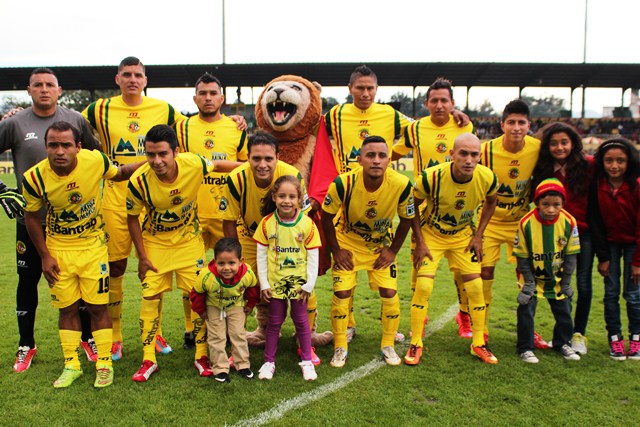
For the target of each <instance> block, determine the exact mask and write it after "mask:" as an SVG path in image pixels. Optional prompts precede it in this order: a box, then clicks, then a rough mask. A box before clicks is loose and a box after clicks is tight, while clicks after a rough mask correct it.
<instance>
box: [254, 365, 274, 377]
mask: <svg viewBox="0 0 640 427" xmlns="http://www.w3.org/2000/svg"><path fill="white" fill-rule="evenodd" d="M274 372H276V364H275V363H273V362H264V364H263V365H262V366H261V367H260V370H259V371H258V378H260V379H261V380H270V379H271V378H273V374H274Z"/></svg>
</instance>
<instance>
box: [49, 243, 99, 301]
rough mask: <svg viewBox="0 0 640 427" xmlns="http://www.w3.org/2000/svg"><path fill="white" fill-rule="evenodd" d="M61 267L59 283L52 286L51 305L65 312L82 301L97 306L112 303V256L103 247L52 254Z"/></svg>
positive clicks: (50, 288)
mask: <svg viewBox="0 0 640 427" xmlns="http://www.w3.org/2000/svg"><path fill="white" fill-rule="evenodd" d="M50 252H51V255H52V256H53V257H54V258H55V259H56V261H58V266H59V267H60V274H59V275H58V277H59V280H58V281H57V282H56V283H55V284H53V285H51V284H49V292H50V293H51V305H53V307H55V308H65V307H68V306H70V305H71V304H73V303H74V302H76V301H78V300H79V299H80V298H82V299H83V300H84V301H85V302H87V303H89V304H94V305H105V304H107V303H108V302H109V254H108V253H107V247H106V246H101V247H98V248H92V249H83V250H72V251H66V250H56V249H52V250H50Z"/></svg>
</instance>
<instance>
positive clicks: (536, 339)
mask: <svg viewBox="0 0 640 427" xmlns="http://www.w3.org/2000/svg"><path fill="white" fill-rule="evenodd" d="M533 346H534V347H535V348H537V349H539V350H546V349H548V348H551V344H549V343H548V342H546V341H545V340H544V339H542V335H540V334H539V333H537V332H534V333H533Z"/></svg>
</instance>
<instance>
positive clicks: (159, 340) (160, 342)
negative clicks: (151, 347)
mask: <svg viewBox="0 0 640 427" xmlns="http://www.w3.org/2000/svg"><path fill="white" fill-rule="evenodd" d="M156 353H160V354H171V353H173V349H172V348H171V346H170V345H169V344H168V343H167V340H165V339H164V338H163V337H162V336H160V335H156Z"/></svg>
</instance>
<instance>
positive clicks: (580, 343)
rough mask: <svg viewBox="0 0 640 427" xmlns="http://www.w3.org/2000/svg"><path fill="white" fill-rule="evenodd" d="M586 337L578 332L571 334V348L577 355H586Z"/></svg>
mask: <svg viewBox="0 0 640 427" xmlns="http://www.w3.org/2000/svg"><path fill="white" fill-rule="evenodd" d="M587 341H588V340H587V337H585V336H584V335H582V334H581V333H579V332H576V333H575V334H573V337H572V338H571V348H572V349H573V351H575V352H576V353H579V354H587Z"/></svg>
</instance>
